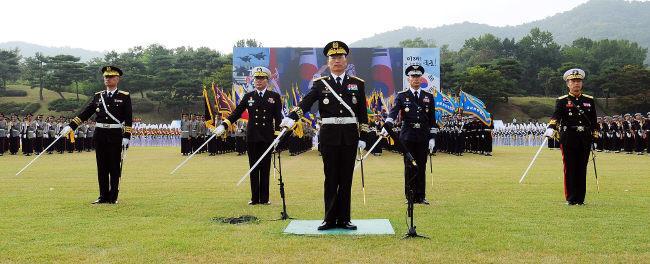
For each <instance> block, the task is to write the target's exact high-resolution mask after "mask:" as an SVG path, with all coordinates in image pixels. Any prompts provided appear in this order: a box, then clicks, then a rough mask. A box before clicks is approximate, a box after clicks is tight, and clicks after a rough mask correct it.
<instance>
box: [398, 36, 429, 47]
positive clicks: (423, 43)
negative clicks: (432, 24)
mask: <svg viewBox="0 0 650 264" xmlns="http://www.w3.org/2000/svg"><path fill="white" fill-rule="evenodd" d="M399 46H400V47H402V48H435V47H437V45H436V42H435V41H434V40H432V39H427V40H423V39H422V38H421V37H417V38H414V39H405V40H402V41H400V42H399Z"/></svg>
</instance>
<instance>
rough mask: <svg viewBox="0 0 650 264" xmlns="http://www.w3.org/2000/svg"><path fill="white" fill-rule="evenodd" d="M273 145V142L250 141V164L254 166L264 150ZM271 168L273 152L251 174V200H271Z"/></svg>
mask: <svg viewBox="0 0 650 264" xmlns="http://www.w3.org/2000/svg"><path fill="white" fill-rule="evenodd" d="M270 145H271V142H248V164H249V166H251V167H252V166H253V164H255V162H256V161H257V160H258V159H259V158H260V157H261V156H262V154H263V153H264V151H265V150H266V149H267V148H268V147H269V146H270ZM270 168H271V152H270V151H269V153H267V154H266V157H264V159H262V161H261V162H260V164H259V165H257V167H255V169H254V170H253V171H251V174H250V182H251V202H253V203H255V204H258V203H268V202H269V172H270Z"/></svg>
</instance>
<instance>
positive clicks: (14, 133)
mask: <svg viewBox="0 0 650 264" xmlns="http://www.w3.org/2000/svg"><path fill="white" fill-rule="evenodd" d="M10 130H11V132H10V133H11V134H10V136H11V137H20V122H18V121H16V122H11V125H10Z"/></svg>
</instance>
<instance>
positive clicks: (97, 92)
mask: <svg viewBox="0 0 650 264" xmlns="http://www.w3.org/2000/svg"><path fill="white" fill-rule="evenodd" d="M102 92H104V91H99V92H96V93H95V94H100V93H102Z"/></svg>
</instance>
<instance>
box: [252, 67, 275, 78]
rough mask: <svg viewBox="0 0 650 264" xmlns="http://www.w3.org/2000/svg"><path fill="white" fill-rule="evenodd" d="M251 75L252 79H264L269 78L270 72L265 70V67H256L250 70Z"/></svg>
mask: <svg viewBox="0 0 650 264" xmlns="http://www.w3.org/2000/svg"><path fill="white" fill-rule="evenodd" d="M251 72H252V73H253V77H266V78H269V77H270V76H271V71H270V70H269V69H267V68H266V67H262V66H258V67H255V68H253V69H252V70H251Z"/></svg>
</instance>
